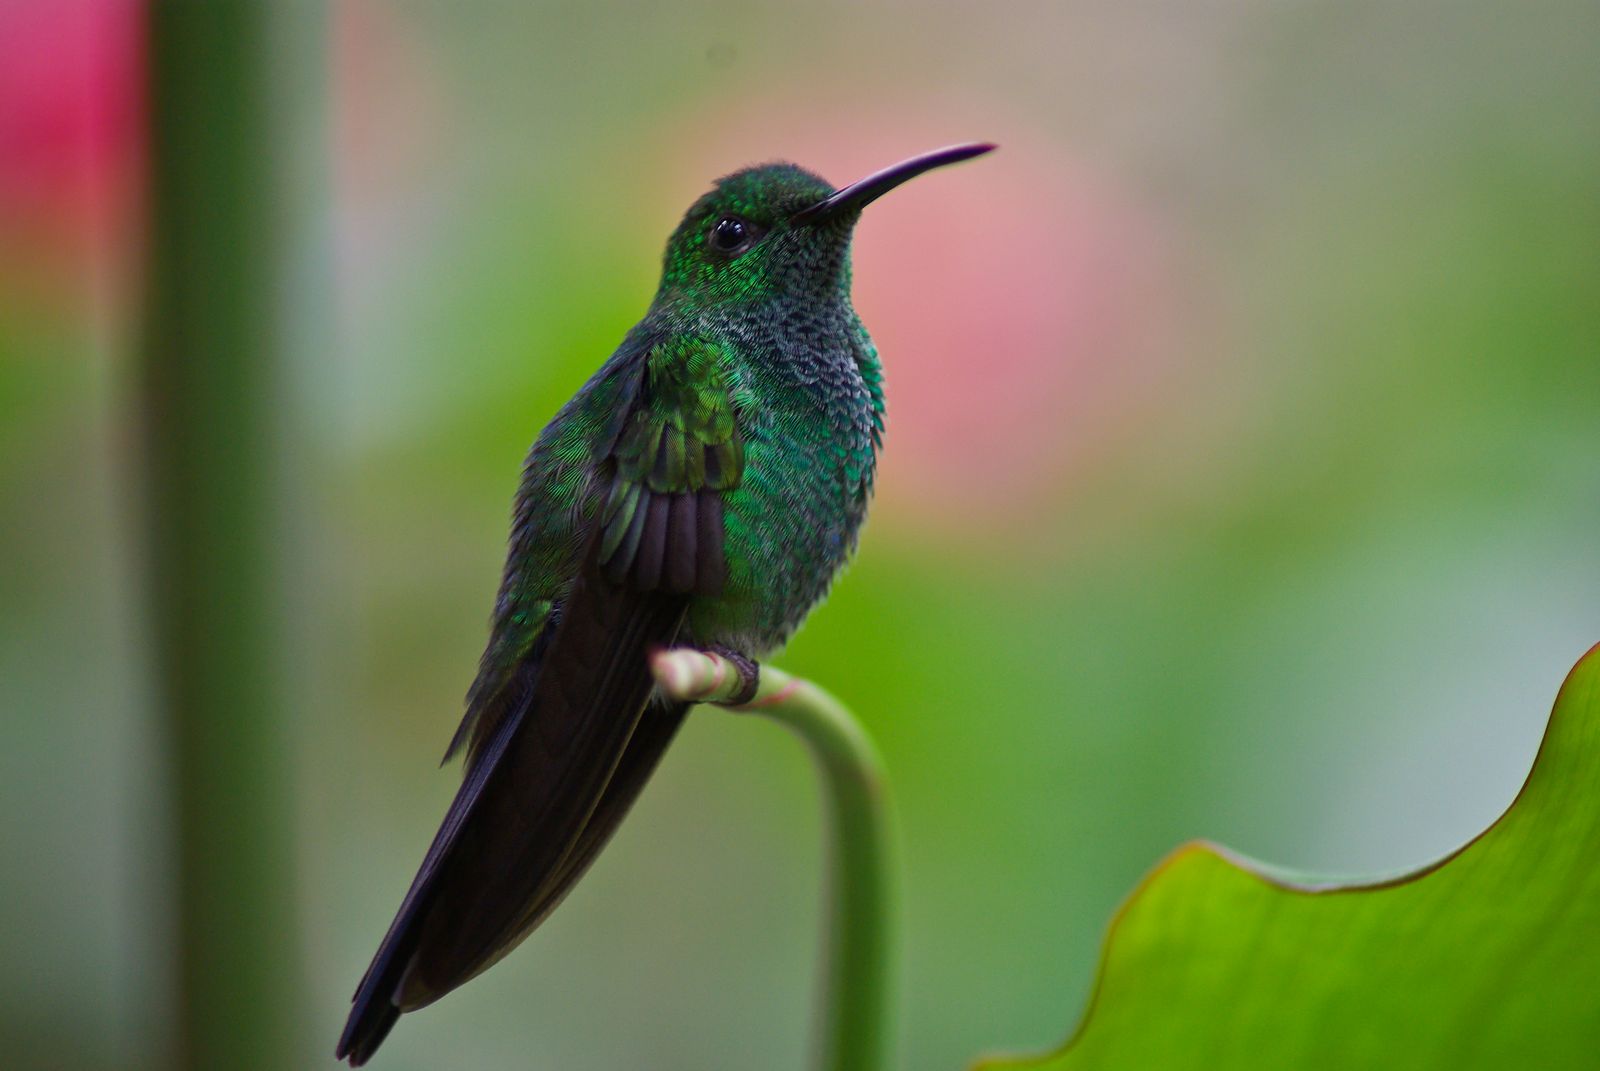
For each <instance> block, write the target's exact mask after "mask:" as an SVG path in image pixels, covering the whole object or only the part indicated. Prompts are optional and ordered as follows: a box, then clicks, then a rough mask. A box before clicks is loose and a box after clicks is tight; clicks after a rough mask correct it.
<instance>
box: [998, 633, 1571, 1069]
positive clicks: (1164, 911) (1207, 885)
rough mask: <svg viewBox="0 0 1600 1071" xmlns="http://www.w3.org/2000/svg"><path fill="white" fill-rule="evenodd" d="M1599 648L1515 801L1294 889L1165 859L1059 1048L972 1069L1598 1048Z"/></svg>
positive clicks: (1535, 1057) (1231, 869)
mask: <svg viewBox="0 0 1600 1071" xmlns="http://www.w3.org/2000/svg"><path fill="white" fill-rule="evenodd" d="M1597 784H1600V647H1597V648H1595V649H1594V650H1591V651H1590V652H1589V654H1588V655H1587V656H1585V657H1584V658H1583V659H1582V660H1581V661H1580V662H1579V663H1578V665H1577V667H1576V668H1574V669H1573V671H1572V673H1571V674H1570V675H1569V676H1568V678H1567V681H1566V684H1565V685H1564V686H1563V687H1562V689H1561V693H1560V695H1559V696H1558V698H1557V700H1556V706H1555V710H1554V712H1553V713H1552V714H1551V716H1550V723H1549V727H1548V729H1547V730H1546V733H1545V738H1544V742H1543V745H1542V746H1541V748H1540V751H1539V756H1538V758H1537V759H1536V760H1535V763H1534V767H1533V771H1532V773H1531V774H1530V775H1529V777H1528V780H1527V783H1526V784H1525V785H1524V787H1523V789H1522V791H1521V793H1520V794H1519V795H1518V797H1517V799H1516V800H1515V802H1514V803H1513V804H1512V806H1511V807H1510V808H1509V809H1508V810H1507V811H1506V813H1505V814H1504V815H1503V816H1502V817H1501V818H1500V819H1499V820H1498V821H1497V822H1495V823H1494V824H1493V825H1492V826H1491V827H1490V828H1489V829H1488V830H1487V831H1485V832H1484V833H1483V834H1481V835H1480V836H1478V837H1477V838H1475V839H1474V840H1473V841H1471V842H1470V843H1469V844H1467V845H1466V846H1465V847H1464V848H1461V849H1460V850H1459V851H1457V852H1455V853H1454V854H1452V855H1451V856H1449V857H1447V858H1446V859H1444V860H1442V861H1440V862H1438V863H1435V864H1433V865H1431V866H1427V867H1424V868H1422V869H1421V870H1418V871H1415V872H1413V873H1409V874H1405V875H1402V876H1400V877H1396V878H1393V879H1389V880H1385V881H1381V882H1376V883H1370V884H1365V885H1333V884H1322V885H1317V884H1309V883H1304V882H1293V881H1290V880H1288V879H1287V878H1285V877H1283V876H1281V875H1275V874H1271V873H1268V872H1266V871H1265V870H1263V869H1262V868H1261V867H1259V866H1256V865H1254V864H1250V863H1248V862H1246V861H1243V860H1240V859H1238V858H1235V857H1233V856H1230V855H1229V854H1228V853H1226V852H1224V851H1222V850H1220V849H1218V848H1216V847H1214V846H1211V845H1208V844H1201V843H1197V844H1192V845H1189V846H1186V847H1184V848H1181V849H1179V850H1178V851H1177V852H1176V853H1174V854H1173V855H1172V856H1171V857H1169V858H1168V859H1167V860H1166V861H1165V862H1164V863H1162V864H1161V865H1160V866H1159V867H1157V868H1156V870H1155V872H1154V873H1153V874H1151V875H1150V877H1149V878H1148V879H1146V881H1145V882H1144V883H1143V885H1141V886H1140V888H1139V889H1138V890H1137V891H1136V892H1135V893H1134V894H1133V896H1132V897H1131V898H1130V899H1129V900H1128V901H1127V903H1126V904H1125V905H1124V906H1123V908H1122V910H1121V911H1120V912H1119V914H1118V915H1117V917H1116V919H1115V920H1114V922H1113V923H1112V927H1111V933H1110V936H1109V937H1108V939H1107V941H1106V945H1105V949H1104V951H1103V953H1102V956H1101V963H1100V969H1099V977H1098V980H1097V983H1096V986H1095V990H1094V994H1093V996H1092V998H1091V1000H1090V1004H1089V1010H1088V1012H1087V1013H1086V1014H1085V1016H1084V1019H1083V1022H1082V1024H1081V1025H1080V1026H1079V1028H1078V1030H1077V1031H1076V1033H1075V1034H1074V1036H1073V1037H1072V1038H1071V1039H1070V1040H1069V1041H1068V1042H1067V1044H1066V1045H1065V1046H1064V1047H1063V1048H1062V1049H1061V1050H1060V1051H1058V1052H1056V1053H1053V1054H1050V1055H1047V1056H1043V1057H1034V1058H1005V1059H993V1060H989V1061H986V1062H983V1063H981V1064H980V1065H979V1066H980V1068H983V1069H988V1071H1005V1069H1013V1071H1023V1069H1031V1071H1085V1069H1089V1068H1111V1067H1117V1068H1135V1067H1160V1068H1165V1069H1168V1071H1171V1069H1177V1068H1186V1067H1194V1068H1206V1069H1209V1071H1215V1069H1218V1068H1233V1067H1239V1068H1276V1067H1283V1068H1289V1067H1293V1068H1301V1069H1306V1068H1321V1067H1326V1068H1349V1067H1405V1068H1412V1069H1420V1068H1451V1069H1454V1071H1460V1069H1463V1068H1507V1067H1539V1068H1547V1069H1552V1068H1569V1067H1570V1068H1577V1067H1593V1066H1594V1061H1595V1054H1596V1053H1597V1052H1600V1015H1597V1014H1596V1012H1595V1008H1596V1005H1595V999H1596V998H1595V994H1596V993H1600V957H1597V956H1596V955H1595V951H1596V948H1597V947H1600V867H1596V865H1595V861H1596V859H1600V806H1597V805H1596V803H1597V801H1596V796H1595V786H1596V785H1597Z"/></svg>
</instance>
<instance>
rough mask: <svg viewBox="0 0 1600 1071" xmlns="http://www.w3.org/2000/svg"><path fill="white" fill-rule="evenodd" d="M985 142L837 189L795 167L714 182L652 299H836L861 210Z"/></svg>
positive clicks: (673, 246)
mask: <svg viewBox="0 0 1600 1071" xmlns="http://www.w3.org/2000/svg"><path fill="white" fill-rule="evenodd" d="M993 148H994V146H993V145H986V144H974V145H956V146H952V147H950V148H947V149H939V150H937V151H935V152H930V153H925V154H923V155H921V156H916V157H913V158H911V159H910V160H906V161H903V162H901V163H898V164H896V165H894V166H893V167H890V168H886V169H884V170H882V171H879V172H877V173H876V174H873V175H869V176H867V177H866V178H864V179H862V180H861V181H859V182H854V183H851V184H850V185H848V186H846V187H844V188H843V189H839V190H836V189H834V188H833V187H832V186H831V185H829V184H828V183H827V182H826V181H825V180H823V179H822V178H820V177H819V176H817V175H815V174H813V173H811V172H810V171H807V170H805V169H804V168H801V167H797V166H795V165H794V164H787V163H777V164H763V165H761V166H759V167H750V168H746V169H744V170H743V171H736V172H734V173H733V174H731V175H728V176H727V177H725V178H723V179H721V180H719V181H718V182H717V184H716V186H715V187H714V188H713V189H712V190H711V192H709V193H707V194H706V195H705V196H704V197H701V198H700V199H699V200H698V201H696V202H695V203H694V205H693V206H691V207H690V209H689V211H688V212H687V213H686V214H685V215H684V217H683V222H682V223H680V224H678V229H677V230H676V231H674V232H673V234H672V238H671V239H670V240H669V241H668V242H667V252H666V257H665V259H664V262H663V265H662V273H661V290H660V294H659V296H658V297H657V301H658V302H661V301H665V302H669V303H674V304H676V303H693V304H704V305H717V304H741V303H745V302H753V301H761V300H765V299H768V298H773V297H777V296H780V295H790V296H795V297H803V296H807V295H814V296H826V295H829V294H830V293H842V292H843V291H844V289H845V288H846V287H847V286H848V285H849V264H850V235H851V232H852V231H854V229H855V225H856V220H858V219H860V218H861V210H862V209H863V208H865V207H866V206H867V205H868V204H869V203H870V202H872V201H874V200H876V199H877V198H879V197H881V196H883V195H884V194H885V193H888V192H889V191H890V190H892V189H894V188H895V187H896V186H898V185H900V184H901V183H903V182H905V181H907V180H908V179H911V178H915V177H916V176H917V175H920V174H922V173H923V172H924V171H930V170H932V169H933V168H936V167H943V166H944V165H946V164H953V163H958V162H960V161H962V160H970V159H971V158H972V157H974V156H981V155H982V154H983V153H986V152H988V151H989V150H991V149H993Z"/></svg>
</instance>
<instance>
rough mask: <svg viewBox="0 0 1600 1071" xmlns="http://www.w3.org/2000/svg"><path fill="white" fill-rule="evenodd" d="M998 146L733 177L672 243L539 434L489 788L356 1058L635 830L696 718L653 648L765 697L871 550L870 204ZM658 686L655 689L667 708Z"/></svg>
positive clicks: (481, 674)
mask: <svg viewBox="0 0 1600 1071" xmlns="http://www.w3.org/2000/svg"><path fill="white" fill-rule="evenodd" d="M993 148H994V146H993V145H983V144H973V145H958V146H953V147H950V148H946V149H940V150H938V151H936V152H931V153H927V154H925V155H922V156H918V157H915V158H913V159H910V160H907V161H905V162H903V163H900V164H896V165H895V166H893V167H890V168H887V169H886V170H883V171H880V172H878V173H876V174H874V175H871V176H869V177H867V178H865V179H862V180H861V181H860V182H857V183H854V184H853V185H850V186H846V187H844V188H843V189H840V190H835V189H834V188H833V187H832V186H830V185H829V184H828V183H827V182H825V181H823V180H822V179H821V178H819V177H817V176H816V175H814V174H812V173H811V172H809V171H806V170H804V169H802V168H799V167H796V166H795V165H793V164H786V163H779V164H768V165H764V166H761V167H753V168H748V169H746V170H744V171H739V172H736V173H734V174H732V175H729V176H727V177H726V178H724V179H722V180H720V181H719V182H718V183H717V184H716V186H715V188H714V189H712V191H711V192H710V193H708V194H706V195H705V196H704V197H701V198H700V199H699V200H698V201H696V202H695V203H694V205H693V207H691V208H690V209H689V212H688V214H687V215H685V216H684V218H683V222H682V223H680V224H679V225H678V229H677V230H676V231H675V232H673V235H672V238H671V240H670V241H669V242H668V243H667V251H666V257H665V261H664V265H663V269H662V273H661V286H660V288H659V290H658V291H657V292H656V296H655V300H654V301H653V302H652V303H651V305H650V310H649V312H647V313H646V314H645V317H644V319H643V320H640V321H639V323H638V325H637V326H635V327H634V328H633V330H632V331H630V332H628V335H627V337H626V338H624V339H623V341H622V345H621V346H619V347H618V348H617V351H616V352H615V353H614V354H612V356H611V359H610V360H608V361H606V362H605V364H604V365H602V366H601V368H600V370H599V371H598V372H596V373H595V374H594V376H593V377H592V378H591V379H590V380H589V381H588V382H587V383H586V384H584V386H583V388H582V389H581V390H580V391H579V392H578V394H577V396H576V397H574V398H573V399H572V400H571V401H570V402H568V403H567V404H566V405H565V406H563V407H562V409H561V411H560V412H559V413H557V414H556V416H555V419H553V420H552V421H551V422H550V424H549V425H548V426H547V427H546V428H545V429H544V431H543V432H542V433H541V434H540V436H539V438H538V441H537V442H535V443H534V446H533V449H532V451H530V453H529V454H528V459H527V462H526V464H525V465H524V468H523V475H522V482H521V486H520V488H519V490H518V493H517V499H516V506H515V509H514V513H513V522H512V529H511V539H510V549H509V553H508V555H507V560H506V567H505V574H504V579H503V580H502V582H501V585H500V593H499V597H498V599H497V600H496V602H495V608H494V617H493V625H492V629H491V635H490V639H489V644H488V648H487V649H486V650H485V651H484V654H483V660H482V662H481V664H480V665H479V669H478V676H477V679H476V680H475V681H474V682H473V685H472V688H471V690H470V691H469V693H468V695H467V712H466V716H465V717H464V718H463V719H462V722H461V727H460V728H459V729H458V730H457V731H456V734H455V738H454V739H453V740H452V741H451V743H450V747H449V749H448V750H447V751H446V753H445V758H446V759H447V760H448V759H449V758H450V757H451V756H452V755H454V754H455V753H456V751H457V750H458V749H460V748H461V747H462V746H463V745H465V747H466V750H467V759H466V774H465V777H464V779H463V782H462V785H461V789H460V791H458V792H457V793H456V797H455V801H454V802H453V803H452V804H451V805H450V810H449V812H448V813H447V814H446V815H445V818H444V823H443V824H442V825H441V826H440V827H439V832H438V833H437V834H436V835H435V836H434V839H433V845H432V846H431V847H430V848H429V849H428V853H427V856H426V857H425V858H424V859H423V861H422V867H421V869H419V870H418V872H417V876H416V878H415V879H413V881H412V882H411V889H410V891H408V892H407V893H406V897H405V900H404V901H402V902H401V904H400V910H399V912H398V914H396V916H395V919H394V922H393V923H392V924H390V926H389V932H388V933H387V934H385V935H384V938H383V943H382V944H381V945H380V946H379V947H378V952H377V955H376V956H374V957H373V960H372V965H371V966H369V967H368V968H367V973H366V976H365V977H364V978H363V979H362V981H361V985H360V987H359V988H358V989H357V990H356V994H355V998H354V1007H353V1008H352V1009H351V1012H350V1018H349V1020H348V1021H347V1022H346V1024H345V1028H344V1034H343V1036H342V1037H341V1038H340V1039H339V1048H338V1053H337V1055H338V1057H339V1058H341V1059H343V1058H348V1059H349V1061H350V1063H351V1065H352V1066H360V1065H361V1064H364V1063H365V1062H366V1061H367V1060H368V1059H369V1058H370V1057H371V1056H372V1054H373V1052H374V1051H376V1050H377V1048H378V1046H379V1044H381V1043H382V1041H383V1039H384V1037H385V1036H386V1035H387V1034H388V1033H389V1030H390V1028H391V1027H393V1026H394V1024H395V1021H396V1020H397V1019H398V1018H399V1017H400V1014H401V1013H402V1012H408V1011H415V1010H416V1009H418V1008H421V1007H423V1006H424V1005H426V1004H430V1003H432V1002H433V1001H435V1000H438V999H439V998H440V997H441V996H443V995H444V994H446V993H448V992H449V991H450V990H452V989H454V988H456V987H457V986H459V985H461V984H462V983H463V982H466V981H467V980H468V979H470V978H472V977H474V976H475V975H477V974H478V973H479V972H480V971H483V970H485V969H486V968H488V967H489V966H490V965H492V964H494V963H495V962H496V961H498V960H499V959H500V957H502V956H504V955H505V954H506V953H507V952H509V951H511V949H512V948H514V947H515V946H516V945H517V944H518V943H519V942H520V941H521V940H522V939H523V938H524V937H526V936H527V935H528V934H529V933H530V932H531V931H532V930H533V929H534V927H536V926H537V925H539V923H540V922H542V921H543V920H544V918H545V917H546V916H547V915H548V914H549V913H550V912H551V911H553V910H554V909H555V907H556V905H557V904H558V903H560V902H561V899H562V897H564V896H565V895H566V894H567V892H568V890H570V889H571V887H572V885H573V883H574V882H576V881H577V880H578V878H579V877H581V876H582V874H583V873H584V871H585V870H586V869H587V868H588V866H589V864H590V863H592V862H593V861H594V858H595V856H596V855H597V854H598V853H599V851H600V849H601V848H603V847H604V846H605V844H606V841H607V840H608V839H609V838H610V837H611V834H612V832H613V831H614V830H615V829H616V827H617V824H618V823H619V822H620V821H621V820H622V818H623V816H624V815H625V814H626V813H627V811H628V808H629V807H630V806H631V805H632V804H633V801H634V799H635V798H636V797H637V796H638V794H639V790H640V789H641V788H643V787H644V783H645V781H646V780H647V779H648V778H649V777H650V774H651V772H652V771H653V770H654V769H655V767H656V764H657V762H658V761H659V760H660V758H661V755H662V753H663V751H664V750H665V749H666V747H667V745H668V744H669V743H670V742H671V740H672V737H673V734H674V733H675V732H676V731H677V729H678V726H679V724H680V723H681V722H682V721H683V717H684V713H685V711H686V710H687V709H688V704H687V703H683V702H680V701H676V700H670V699H666V698H664V697H662V696H660V695H659V694H658V693H655V690H654V687H653V679H652V677H651V672H650V668H649V665H648V656H649V653H650V652H651V650H653V649H656V648H660V647H669V646H694V647H699V648H702V649H707V650H715V651H718V652H719V653H721V654H722V655H723V656H724V657H726V658H727V659H728V660H729V662H730V663H732V664H733V665H734V666H736V667H737V668H738V671H739V674H740V679H741V684H742V689H741V691H742V694H743V695H745V696H746V697H747V698H748V697H749V696H751V695H753V694H754V693H755V688H756V682H757V666H756V662H755V659H757V658H760V657H764V656H766V655H767V654H768V653H770V652H772V651H774V650H776V649H777V648H779V647H781V646H782V645H783V643H784V642H785V641H786V640H787V639H788V638H789V636H790V634H791V633H793V632H794V630H795V628H796V627H797V626H799V624H800V622H801V621H802V620H803V619H804V618H805V616H806V614H807V612H809V611H810V609H811V607H812V606H814V605H815V604H816V603H817V602H818V601H819V600H820V599H821V598H822V597H823V595H824V594H825V593H826V592H827V590H828V585H829V583H830V582H831V581H832V579H833V576H834V574H835V573H836V572H838V570H839V567H840V566H841V565H843V564H844V561H845V559H846V558H847V557H848V555H849V554H850V552H851V551H852V549H853V548H854V547H855V543H856V536H857V533H858V532H859V531H860V529H861V523H862V521H863V520H864V519H865V518H866V513H867V500H868V498H869V497H870V496H871V493H872V482H873V472H874V469H875V465H876V461H877V455H878V450H879V448H880V446H881V445H882V442H883V414H884V400H883V372H882V368H881V366H880V364H879V362H878V354H877V351H876V350H875V349H874V348H873V345H872V341H871V339H869V338H868V337H867V332H866V330H865V328H863V327H862V325H861V320H860V318H859V317H857V316H856V313H855V310H854V309H853V308H852V307H851V305H850V240H851V235H852V233H853V231H854V229H855V225H856V221H857V220H858V219H860V216H861V210H862V208H863V207H865V206H866V205H867V204H868V203H869V202H871V201H873V200H874V199H876V198H878V197H879V196H881V195H883V194H884V193H887V192H888V191H889V190H892V189H894V188H895V187H896V186H898V185H900V184H901V183H903V182H905V181H906V180H908V179H910V178H913V177H915V176H917V175H920V174H922V173H923V172H924V171H928V170H931V169H932V168H936V167H942V166H944V165H946V164H953V163H956V162H958V161H962V160H968V159H971V158H972V157H974V156H979V155H981V154H983V153H986V152H988V151H990V150H991V149H993ZM653 693H655V694H653Z"/></svg>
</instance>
